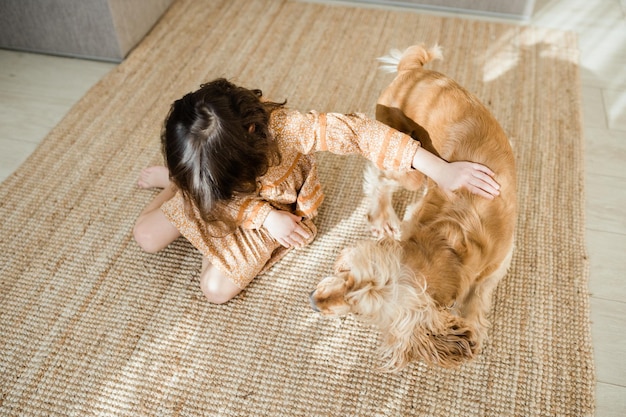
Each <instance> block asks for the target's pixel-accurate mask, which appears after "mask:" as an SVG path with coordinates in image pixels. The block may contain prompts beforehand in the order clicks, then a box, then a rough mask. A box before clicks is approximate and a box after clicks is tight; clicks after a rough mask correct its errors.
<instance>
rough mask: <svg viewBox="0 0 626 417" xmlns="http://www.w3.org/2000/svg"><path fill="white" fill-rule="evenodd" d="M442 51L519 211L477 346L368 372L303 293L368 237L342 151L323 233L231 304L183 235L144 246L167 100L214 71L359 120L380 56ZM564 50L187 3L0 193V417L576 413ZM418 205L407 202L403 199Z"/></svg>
mask: <svg viewBox="0 0 626 417" xmlns="http://www.w3.org/2000/svg"><path fill="white" fill-rule="evenodd" d="M417 42H425V43H427V44H434V43H439V44H440V45H441V46H442V47H443V51H444V57H445V58H444V61H442V62H436V63H434V65H432V68H434V69H437V70H440V71H442V72H445V73H446V74H448V75H449V76H451V77H452V78H454V79H456V80H457V81H459V82H460V83H461V84H462V85H464V86H465V87H467V88H468V89H469V90H470V91H472V92H474V93H475V94H476V95H477V96H478V97H479V98H481V99H482V100H483V101H484V103H485V104H486V105H487V106H488V107H489V108H490V109H491V110H492V111H493V112H494V114H495V115H496V117H497V119H498V120H499V121H500V122H501V124H502V126H503V127H504V129H505V131H506V132H507V133H508V134H509V136H510V139H511V142H512V144H513V148H514V151H515V154H516V158H517V163H518V171H519V173H518V175H519V219H518V229H517V240H516V251H515V256H514V259H513V264H512V267H511V270H510V272H509V273H508V275H506V277H505V278H504V279H503V281H502V282H501V284H500V285H499V287H498V289H497V291H496V293H495V296H494V304H493V311H492V312H491V321H492V322H493V327H492V328H491V330H490V333H489V341H488V342H487V344H486V346H485V348H484V351H483V353H482V354H481V355H480V356H479V357H478V358H477V359H476V360H475V361H473V362H471V363H468V364H465V365H463V366H462V367H460V368H458V369H455V370H446V369H441V368H437V367H430V366H427V365H425V364H424V363H421V362H416V363H414V364H412V365H410V366H409V367H408V368H406V369H405V370H403V371H402V372H400V373H398V374H385V373H380V372H378V371H377V369H376V368H377V366H378V365H379V362H378V358H377V356H376V348H377V346H378V343H377V338H378V334H377V332H376V330H375V329H373V328H370V327H367V326H364V325H362V324H360V323H359V322H358V321H356V320H355V319H354V318H353V317H347V318H345V319H341V320H340V319H326V318H323V317H321V316H319V315H318V314H316V313H314V312H313V311H312V310H311V308H310V307H309V302H308V294H309V292H310V291H311V290H312V289H313V288H314V286H315V285H316V283H317V282H318V281H319V280H320V279H321V278H322V277H323V276H325V275H327V274H328V273H330V272H331V270H332V265H333V262H334V260H335V257H336V255H337V253H338V251H339V250H340V249H341V248H343V247H345V246H347V245H350V244H352V243H353V242H355V241H357V240H359V239H368V238H369V236H368V231H367V226H366V223H365V217H364V216H365V204H364V202H363V198H362V191H361V181H362V180H361V178H362V172H363V168H364V161H363V160H362V159H360V158H359V157H356V156H344V157H340V156H336V155H328V154H321V155H319V164H320V175H321V178H322V182H323V183H324V184H325V191H326V195H327V199H326V201H325V203H324V204H323V207H322V210H321V212H320V214H319V217H318V218H317V220H316V222H317V225H318V228H319V236H318V237H317V239H316V241H315V242H314V243H313V244H312V245H310V246H309V247H307V248H305V249H302V250H297V251H293V252H291V253H290V254H289V255H287V256H286V257H285V258H284V259H283V260H282V261H281V262H279V263H278V264H277V265H275V266H274V267H272V268H271V269H270V270H269V271H268V272H266V273H265V274H263V275H261V276H259V277H258V278H257V279H255V280H254V281H253V283H252V284H251V285H250V286H249V287H248V288H247V289H246V290H245V291H244V292H243V293H242V294H240V295H239V296H238V297H237V298H235V299H234V300H232V301H231V302H229V303H227V304H225V305H211V304H209V303H208V302H206V301H205V300H204V299H203V297H202V295H201V292H200V290H199V287H198V274H199V270H200V264H201V257H200V255H199V253H197V252H196V251H195V249H194V248H193V247H192V246H191V245H190V244H189V243H187V242H186V241H185V240H184V239H179V240H177V241H176V242H175V243H173V244H172V245H170V246H169V247H168V248H167V249H166V250H164V251H162V252H161V253H158V254H146V253H143V252H142V251H141V250H140V248H139V247H138V246H137V245H136V243H135V242H134V241H133V238H132V233H131V230H132V227H133V222H134V221H135V219H136V217H137V215H138V214H139V212H140V211H141V210H142V208H143V206H144V205H145V204H146V203H148V202H149V201H150V200H151V199H152V198H153V197H154V195H155V192H154V191H146V190H140V189H138V188H137V187H136V185H135V184H136V180H137V177H138V174H139V172H140V170H141V169H142V168H144V167H146V166H149V165H151V164H155V163H159V164H160V163H162V157H161V155H160V149H159V134H160V130H161V126H162V122H163V119H164V117H165V116H166V114H167V111H168V108H169V105H170V103H171V102H172V101H173V100H174V99H176V98H178V97H180V96H181V95H182V94H184V93H186V92H189V91H192V90H194V89H196V88H197V87H198V86H199V85H200V83H202V82H204V81H208V80H211V79H214V78H216V77H222V76H223V77H227V78H230V79H231V80H233V81H234V82H236V83H239V84H241V85H244V86H246V87H250V88H261V89H263V91H264V93H265V95H266V96H268V97H270V98H272V99H275V100H283V99H287V100H288V104H289V105H290V106H291V107H294V108H298V109H300V110H302V111H307V110H310V109H316V110H318V111H337V112H353V111H360V112H364V113H367V114H369V115H373V111H374V104H375V101H376V98H377V95H378V93H379V92H380V90H381V89H382V88H383V87H384V86H385V85H386V84H387V83H388V82H390V80H391V76H390V75H384V74H382V73H380V72H378V71H377V62H376V61H375V58H376V57H379V56H381V55H384V54H386V53H387V52H388V50H389V49H391V48H405V47H407V46H409V45H411V44H414V43H417ZM577 62H578V50H577V46H576V39H575V37H574V35H572V34H571V33H567V32H560V31H552V30H541V29H537V28H532V27H524V26H514V25H507V24H500V23H491V22H479V21H472V20H461V19H453V18H444V17H433V16H425V15H420V14H417V13H413V12H406V11H399V10H395V11H386V10H381V9H367V8H352V7H349V6H332V5H320V4H315V3H301V2H297V1H286V0H211V1H209V0H205V1H201V0H180V1H177V2H175V3H174V5H173V6H172V7H171V8H170V10H169V11H168V12H167V13H166V15H165V16H164V17H163V18H162V20H161V21H160V22H159V23H158V25H157V26H156V27H155V28H154V29H153V30H152V32H151V33H150V34H149V35H148V36H147V38H146V39H145V40H144V41H143V43H141V44H140V45H139V46H138V47H137V48H136V49H135V50H134V51H133V52H132V53H131V55H130V56H129V58H128V59H127V60H126V61H125V62H123V63H122V64H121V65H119V67H117V68H115V69H114V70H112V71H111V73H109V74H108V75H107V76H106V77H104V79H103V80H102V81H100V82H99V83H98V84H96V85H95V86H94V87H93V88H92V89H91V90H90V91H89V92H88V93H87V94H86V95H85V96H84V97H83V98H82V99H81V100H80V101H79V102H78V103H77V104H76V105H75V106H74V107H73V108H72V109H71V111H70V112H69V113H68V114H67V116H66V117H65V118H64V119H63V120H62V121H61V122H60V123H59V124H58V126H56V127H55V128H54V129H53V130H52V131H51V132H50V134H49V135H48V136H47V138H46V139H45V140H44V141H43V142H42V143H41V145H40V146H39V148H38V149H37V150H36V151H35V152H34V154H33V155H32V156H31V157H30V158H29V159H28V160H27V161H26V163H25V164H24V165H23V166H22V167H21V168H20V169H18V170H17V172H15V173H14V174H13V175H11V176H10V177H9V178H8V179H7V180H6V181H4V182H3V183H2V185H1V187H0V222H1V228H0V234H1V237H2V239H1V243H0V248H1V250H0V306H1V307H0V415H2V416H472V417H474V416H498V417H501V416H525V417H528V416H590V415H592V414H593V409H594V388H595V382H594V381H595V379H594V367H593V361H592V349H591V340H590V322H589V301H588V293H587V256H586V252H585V246H584V233H583V231H584V204H583V202H584V188H583V185H584V184H583V172H582V170H583V160H582V157H581V155H582V149H581V147H582V132H581V122H580V87H579V69H578V66H577ZM410 198H412V196H410V195H401V198H399V199H398V201H397V205H398V209H399V210H402V208H403V207H404V206H405V204H406V201H408V200H409V199H410Z"/></svg>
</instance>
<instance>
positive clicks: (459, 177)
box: [412, 147, 500, 199]
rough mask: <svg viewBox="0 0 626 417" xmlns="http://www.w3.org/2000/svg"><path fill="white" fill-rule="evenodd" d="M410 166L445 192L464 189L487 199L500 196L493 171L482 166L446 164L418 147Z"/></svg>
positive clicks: (462, 163) (464, 163)
mask: <svg viewBox="0 0 626 417" xmlns="http://www.w3.org/2000/svg"><path fill="white" fill-rule="evenodd" d="M412 165H413V168H415V169H417V170H418V171H420V172H422V173H424V174H425V175H427V176H428V177H430V178H432V180H433V181H435V182H436V183H437V184H438V185H439V186H440V187H441V188H443V189H444V190H445V191H447V192H452V191H454V190H457V189H459V188H466V189H468V190H469V191H470V192H472V193H474V194H478V195H480V196H482V197H485V198H488V199H493V198H495V197H497V196H498V195H499V194H500V191H499V190H500V185H499V184H498V183H497V182H496V180H494V179H493V175H494V173H493V171H491V170H490V169H489V168H487V167H486V166H484V165H482V164H478V163H475V162H469V161H456V162H446V161H444V160H443V159H441V158H439V157H438V156H436V155H434V154H432V153H430V152H428V151H427V150H426V149H424V148H421V147H420V148H418V149H417V152H415V156H414V157H413V164H412Z"/></svg>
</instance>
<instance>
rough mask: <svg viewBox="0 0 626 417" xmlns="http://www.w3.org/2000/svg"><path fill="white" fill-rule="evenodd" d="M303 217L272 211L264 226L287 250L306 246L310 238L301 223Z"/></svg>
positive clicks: (286, 212)
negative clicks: (292, 247)
mask: <svg viewBox="0 0 626 417" xmlns="http://www.w3.org/2000/svg"><path fill="white" fill-rule="evenodd" d="M301 220H302V217H300V216H296V215H295V214H293V213H289V212H288V211H282V210H272V211H270V213H269V214H268V215H267V217H266V218H265V221H264V222H263V226H264V227H265V228H266V229H267V231H268V232H269V234H270V235H271V236H272V237H273V238H274V239H276V241H277V242H278V243H280V244H281V245H283V246H284V247H286V248H289V247H291V246H297V247H300V246H304V244H305V243H306V239H308V238H309V232H307V231H306V230H305V229H304V228H303V227H302V225H301V224H300V221H301Z"/></svg>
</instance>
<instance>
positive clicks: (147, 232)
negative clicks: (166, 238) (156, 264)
mask: <svg viewBox="0 0 626 417" xmlns="http://www.w3.org/2000/svg"><path fill="white" fill-rule="evenodd" d="M133 237H134V238H135V242H137V244H138V245H139V247H140V248H141V249H143V250H144V251H145V252H148V253H156V252H158V251H160V250H161V249H162V247H161V245H160V244H159V243H158V242H157V239H156V237H155V235H154V233H153V230H151V229H150V228H148V227H145V225H144V224H143V223H142V222H140V221H138V222H137V223H135V227H133Z"/></svg>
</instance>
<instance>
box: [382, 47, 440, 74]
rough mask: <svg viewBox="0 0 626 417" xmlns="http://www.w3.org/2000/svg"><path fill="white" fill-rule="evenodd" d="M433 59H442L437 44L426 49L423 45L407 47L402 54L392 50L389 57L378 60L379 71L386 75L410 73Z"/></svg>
mask: <svg viewBox="0 0 626 417" xmlns="http://www.w3.org/2000/svg"><path fill="white" fill-rule="evenodd" d="M435 59H443V54H442V53H441V47H440V46H439V45H437V44H435V45H434V46H432V47H431V48H426V47H425V46H424V45H423V44H420V45H413V46H410V47H408V48H407V49H406V50H405V51H404V52H402V51H400V50H399V49H392V50H391V51H389V55H385V56H382V57H380V58H378V59H377V60H378V62H380V63H381V65H380V69H381V71H383V72H386V73H394V72H402V71H410V70H413V69H416V68H421V67H423V66H424V65H426V64H427V63H428V62H430V61H433V60H435Z"/></svg>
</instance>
